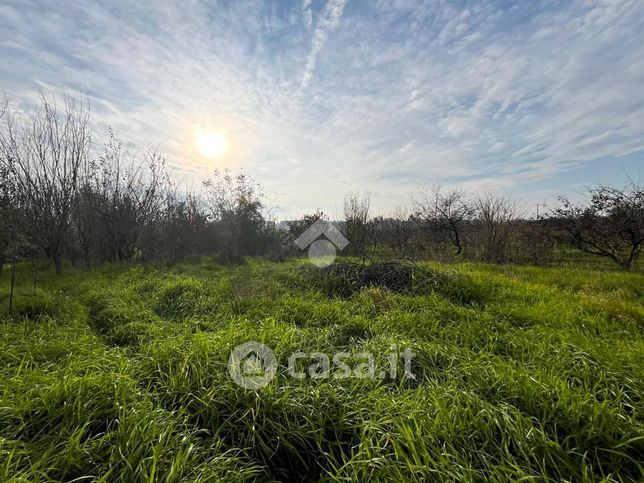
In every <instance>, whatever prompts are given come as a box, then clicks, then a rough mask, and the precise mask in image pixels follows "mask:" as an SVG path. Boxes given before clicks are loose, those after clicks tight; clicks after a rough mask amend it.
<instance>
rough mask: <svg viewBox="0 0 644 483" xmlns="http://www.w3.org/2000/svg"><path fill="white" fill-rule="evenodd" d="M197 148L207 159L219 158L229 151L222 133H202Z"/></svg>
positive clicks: (198, 138) (198, 137)
mask: <svg viewBox="0 0 644 483" xmlns="http://www.w3.org/2000/svg"><path fill="white" fill-rule="evenodd" d="M197 147H198V148H199V152H201V154H203V155H204V156H206V157H207V158H219V157H221V156H222V155H223V154H224V153H225V152H226V149H228V141H227V140H226V138H225V137H224V135H223V134H221V133H218V132H214V131H209V132H202V133H200V134H199V135H198V136H197Z"/></svg>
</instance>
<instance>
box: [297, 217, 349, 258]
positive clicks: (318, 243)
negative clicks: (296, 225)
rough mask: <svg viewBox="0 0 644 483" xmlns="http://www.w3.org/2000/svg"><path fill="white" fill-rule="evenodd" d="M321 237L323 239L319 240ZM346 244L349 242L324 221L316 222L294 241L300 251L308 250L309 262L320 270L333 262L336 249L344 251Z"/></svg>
mask: <svg viewBox="0 0 644 483" xmlns="http://www.w3.org/2000/svg"><path fill="white" fill-rule="evenodd" d="M322 235H324V236H325V238H320V237H321V236H322ZM348 244H349V240H347V239H346V237H345V236H344V235H343V234H342V233H340V230H338V229H337V228H336V227H335V226H333V225H332V224H331V223H329V222H328V221H326V220H317V221H316V222H315V223H313V224H312V225H311V226H310V227H309V228H308V229H307V230H306V231H305V232H304V233H302V234H301V235H300V236H299V237H298V238H297V239H296V240H295V245H297V247H298V248H299V249H300V250H304V249H305V248H306V247H308V248H309V250H308V255H309V260H311V263H313V265H315V266H317V267H320V268H324V267H328V266H329V265H331V264H332V263H333V262H334V260H335V257H336V256H337V253H336V247H337V249H338V250H344V248H346V246H347V245H348Z"/></svg>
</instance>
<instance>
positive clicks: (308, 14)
mask: <svg viewBox="0 0 644 483" xmlns="http://www.w3.org/2000/svg"><path fill="white" fill-rule="evenodd" d="M311 1H312V0H302V19H303V20H304V25H306V28H307V29H309V30H310V29H311V27H312V26H313V10H312V9H311Z"/></svg>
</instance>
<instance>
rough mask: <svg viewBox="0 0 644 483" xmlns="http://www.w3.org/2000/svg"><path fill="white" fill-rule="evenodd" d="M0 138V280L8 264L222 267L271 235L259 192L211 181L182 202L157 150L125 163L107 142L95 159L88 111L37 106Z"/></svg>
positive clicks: (13, 119) (221, 177) (68, 105)
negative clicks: (209, 259) (37, 260)
mask: <svg viewBox="0 0 644 483" xmlns="http://www.w3.org/2000/svg"><path fill="white" fill-rule="evenodd" d="M0 114H2V117H3V119H2V121H3V122H2V127H1V129H0V220H1V221H0V270H1V267H2V266H3V264H4V263H5V260H6V258H7V256H8V255H11V256H12V258H16V257H18V258H34V257H39V256H42V257H44V258H46V259H48V260H49V261H51V262H52V263H53V265H54V267H55V270H56V272H57V273H60V272H61V271H62V267H63V260H65V259H68V260H70V261H71V262H72V263H76V261H78V260H82V261H83V263H84V265H85V267H86V268H87V269H89V268H90V267H91V266H92V264H94V263H105V262H124V263H129V262H132V261H134V260H141V261H153V260H167V261H169V262H177V261H181V260H185V259H186V258H188V257H190V256H195V257H196V256H200V255H213V256H219V257H221V258H222V259H225V260H227V261H230V260H238V259H240V258H241V257H243V256H247V255H256V254H258V253H259V252H260V248H261V247H260V244H261V243H260V242H262V241H263V239H264V238H266V237H267V230H268V228H269V227H271V226H272V225H271V224H269V223H267V222H266V221H265V219H264V215H263V211H264V204H263V198H262V194H261V191H260V190H259V187H258V185H257V183H255V182H254V181H253V180H252V179H251V178H250V177H248V176H246V175H244V174H238V175H233V174H231V173H230V172H227V171H223V172H218V171H216V172H215V173H214V174H213V176H212V177H210V178H209V179H207V180H205V181H204V183H203V190H202V192H201V193H199V194H185V193H179V192H178V190H177V189H176V187H175V186H174V185H173V183H172V182H171V180H170V177H169V176H168V172H167V170H166V166H165V163H164V160H163V158H162V157H161V156H160V155H159V154H158V153H157V152H156V151H154V150H147V151H140V152H137V153H135V154H130V153H128V152H126V151H124V150H123V148H122V147H121V145H120V144H119V143H118V142H116V140H115V138H114V135H113V133H111V132H110V133H109V134H110V135H109V140H108V142H107V143H106V145H105V147H104V149H103V151H102V153H100V154H94V153H93V151H92V147H93V145H92V142H91V124H90V116H89V110H88V108H87V106H86V104H83V103H82V102H78V101H76V100H74V99H72V98H68V97H66V98H65V99H64V104H63V105H62V106H59V105H57V104H56V102H55V100H53V99H49V98H47V97H46V96H44V95H42V96H41V104H40V109H39V110H38V111H37V112H35V113H34V114H33V115H31V116H19V115H16V114H14V113H10V112H7V110H6V104H3V106H2V110H1V111H0Z"/></svg>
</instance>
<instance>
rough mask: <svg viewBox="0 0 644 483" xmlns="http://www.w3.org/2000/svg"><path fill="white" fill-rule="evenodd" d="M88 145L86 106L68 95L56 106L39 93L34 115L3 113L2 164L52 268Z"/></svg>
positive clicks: (59, 256)
mask: <svg viewBox="0 0 644 483" xmlns="http://www.w3.org/2000/svg"><path fill="white" fill-rule="evenodd" d="M89 145H90V124H89V109H88V108H87V106H86V105H85V104H84V103H83V102H82V101H76V100H74V99H72V98H71V97H68V96H65V98H64V106H63V107H62V108H59V107H58V106H57V105H56V100H55V99H54V98H52V99H48V98H47V97H46V96H45V95H44V94H41V106H40V109H39V111H38V112H37V113H36V114H35V115H33V116H29V117H27V118H17V117H16V116H13V115H6V122H5V123H4V126H3V129H2V131H1V132H0V163H1V164H0V166H1V167H2V169H4V170H6V172H7V173H8V176H9V178H10V180H11V182H12V183H14V187H15V193H16V201H17V203H18V204H19V206H20V209H21V210H22V211H23V212H24V216H22V217H21V219H22V220H23V221H24V225H23V229H24V231H25V233H26V234H27V235H28V236H29V237H30V238H31V240H32V241H33V243H35V244H36V245H38V246H39V247H41V248H42V250H43V251H44V253H45V255H46V256H47V257H48V258H49V260H51V261H53V262H54V266H55V268H56V273H60V272H61V270H62V256H63V251H64V243H65V238H66V236H67V234H68V229H69V225H70V216H71V210H72V204H73V202H74V198H75V196H76V190H77V187H78V173H79V168H80V166H81V164H82V163H83V162H84V160H85V159H86V158H87V155H88V150H89Z"/></svg>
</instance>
